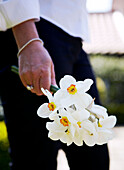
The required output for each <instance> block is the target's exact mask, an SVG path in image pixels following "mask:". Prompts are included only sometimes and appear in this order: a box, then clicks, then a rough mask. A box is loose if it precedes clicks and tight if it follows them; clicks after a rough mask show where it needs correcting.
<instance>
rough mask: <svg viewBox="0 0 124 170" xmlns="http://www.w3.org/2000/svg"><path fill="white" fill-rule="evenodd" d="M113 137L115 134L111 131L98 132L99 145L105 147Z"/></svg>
mask: <svg viewBox="0 0 124 170" xmlns="http://www.w3.org/2000/svg"><path fill="white" fill-rule="evenodd" d="M113 137H114V133H113V132H112V131H111V130H107V129H101V130H99V132H98V139H97V144H98V145H103V144H105V143H107V142H108V141H109V140H111V139H112V138H113Z"/></svg>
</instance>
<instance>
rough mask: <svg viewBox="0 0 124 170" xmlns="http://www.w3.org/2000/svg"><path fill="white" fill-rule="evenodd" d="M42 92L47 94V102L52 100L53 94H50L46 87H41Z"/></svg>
mask: <svg viewBox="0 0 124 170" xmlns="http://www.w3.org/2000/svg"><path fill="white" fill-rule="evenodd" d="M41 90H42V92H43V93H44V94H45V95H46V96H47V98H48V100H49V102H52V101H53V96H52V94H51V93H50V92H49V91H48V90H47V89H46V90H44V88H41Z"/></svg>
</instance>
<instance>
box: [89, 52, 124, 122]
mask: <svg viewBox="0 0 124 170" xmlns="http://www.w3.org/2000/svg"><path fill="white" fill-rule="evenodd" d="M90 60H91V64H92V66H93V69H94V72H95V74H96V77H97V79H98V78H99V79H101V81H103V82H104V83H102V85H100V82H101V81H97V86H98V90H99V93H100V97H101V101H102V103H103V105H104V106H106V107H107V109H108V112H109V114H115V115H116V116H117V118H118V124H124V90H123V89H124V58H123V56H121V57H116V56H110V55H91V57H90ZM103 84H104V86H105V87H104V86H103Z"/></svg>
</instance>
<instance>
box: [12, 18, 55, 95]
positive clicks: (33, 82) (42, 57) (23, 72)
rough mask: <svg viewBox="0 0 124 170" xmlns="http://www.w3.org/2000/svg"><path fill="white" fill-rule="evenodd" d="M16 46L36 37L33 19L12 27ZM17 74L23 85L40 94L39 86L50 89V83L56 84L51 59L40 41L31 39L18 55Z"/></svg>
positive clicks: (20, 45)
mask: <svg viewBox="0 0 124 170" xmlns="http://www.w3.org/2000/svg"><path fill="white" fill-rule="evenodd" d="M12 30H13V34H14V36H15V39H16V42H17V45H18V48H19V49H20V48H21V47H22V46H23V45H24V44H25V43H27V42H28V41H29V40H31V39H32V38H38V33H37V30H36V27H35V24H34V21H33V20H29V21H26V22H24V23H21V24H19V25H17V26H15V27H13V29H12ZM19 75H20V79H21V81H22V83H23V85H24V86H25V87H27V85H28V86H32V87H33V89H32V90H31V91H32V92H33V93H36V94H37V95H42V94H43V93H42V92H41V87H43V88H44V89H48V90H50V85H51V84H53V85H56V81H55V72H54V65H53V62H52V59H51V57H50V55H49V53H48V52H47V50H46V49H45V48H44V46H43V45H42V44H41V42H40V41H37V40H36V41H33V42H31V43H30V44H29V45H27V46H26V47H25V48H24V49H23V50H22V51H21V52H20V55H19Z"/></svg>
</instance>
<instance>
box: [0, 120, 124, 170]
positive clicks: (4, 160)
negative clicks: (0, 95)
mask: <svg viewBox="0 0 124 170" xmlns="http://www.w3.org/2000/svg"><path fill="white" fill-rule="evenodd" d="M114 132H115V138H114V139H112V140H111V141H109V143H108V146H109V152H110V170H117V169H118V170H123V168H124V133H123V132H124V126H117V127H115V128H114ZM8 147H9V143H8V139H7V132H6V126H5V123H4V121H0V170H9V167H8V164H9V162H10V157H9V154H8ZM57 160H58V167H57V170H69V167H68V163H67V159H66V156H65V154H64V152H63V151H62V150H60V151H59V153H58V158H57Z"/></svg>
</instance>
